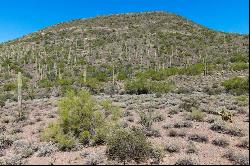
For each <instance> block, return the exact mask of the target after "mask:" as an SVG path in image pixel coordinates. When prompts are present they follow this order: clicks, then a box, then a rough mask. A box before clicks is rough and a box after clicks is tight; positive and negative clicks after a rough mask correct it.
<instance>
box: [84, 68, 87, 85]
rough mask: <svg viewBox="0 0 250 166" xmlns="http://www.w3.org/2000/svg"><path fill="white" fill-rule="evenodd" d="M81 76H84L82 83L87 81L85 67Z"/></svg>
mask: <svg viewBox="0 0 250 166" xmlns="http://www.w3.org/2000/svg"><path fill="white" fill-rule="evenodd" d="M83 77H84V83H86V82H87V67H85V69H84V71H83Z"/></svg>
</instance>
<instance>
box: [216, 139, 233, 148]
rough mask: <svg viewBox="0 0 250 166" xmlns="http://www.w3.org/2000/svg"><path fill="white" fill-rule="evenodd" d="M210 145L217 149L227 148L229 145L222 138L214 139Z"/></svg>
mask: <svg viewBox="0 0 250 166" xmlns="http://www.w3.org/2000/svg"><path fill="white" fill-rule="evenodd" d="M212 144H213V145H215V146H219V147H223V148H225V147H227V146H228V145H229V142H228V140H226V139H223V138H216V139H214V140H213V141H212Z"/></svg>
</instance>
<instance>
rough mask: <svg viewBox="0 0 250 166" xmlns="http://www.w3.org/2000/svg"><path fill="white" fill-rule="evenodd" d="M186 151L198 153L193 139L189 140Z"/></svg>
mask: <svg viewBox="0 0 250 166" xmlns="http://www.w3.org/2000/svg"><path fill="white" fill-rule="evenodd" d="M186 153H187V154H192V153H198V149H197V148H196V146H195V144H194V142H193V141H188V145H187V149H186Z"/></svg>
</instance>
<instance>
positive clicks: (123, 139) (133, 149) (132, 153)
mask: <svg viewBox="0 0 250 166" xmlns="http://www.w3.org/2000/svg"><path fill="white" fill-rule="evenodd" d="M151 149H152V145H151V144H150V143H149V142H148V140H147V137H146V136H145V135H144V134H143V133H142V132H141V131H140V130H131V129H118V130H116V131H114V132H113V133H112V134H111V135H110V136H109V137H108V141H107V155H108V158H109V159H112V160H118V161H121V162H123V163H124V164H125V163H126V162H129V161H135V162H138V163H139V162H141V161H145V160H147V159H148V158H150V151H151Z"/></svg>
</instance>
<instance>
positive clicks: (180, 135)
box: [168, 129, 186, 138]
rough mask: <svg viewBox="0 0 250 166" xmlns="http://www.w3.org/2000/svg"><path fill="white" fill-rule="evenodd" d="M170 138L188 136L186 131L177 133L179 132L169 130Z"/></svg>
mask: <svg viewBox="0 0 250 166" xmlns="http://www.w3.org/2000/svg"><path fill="white" fill-rule="evenodd" d="M168 136H169V137H182V138H183V137H185V136H186V132H185V131H184V130H182V131H177V130H173V129H171V130H169V132H168Z"/></svg>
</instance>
